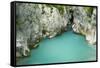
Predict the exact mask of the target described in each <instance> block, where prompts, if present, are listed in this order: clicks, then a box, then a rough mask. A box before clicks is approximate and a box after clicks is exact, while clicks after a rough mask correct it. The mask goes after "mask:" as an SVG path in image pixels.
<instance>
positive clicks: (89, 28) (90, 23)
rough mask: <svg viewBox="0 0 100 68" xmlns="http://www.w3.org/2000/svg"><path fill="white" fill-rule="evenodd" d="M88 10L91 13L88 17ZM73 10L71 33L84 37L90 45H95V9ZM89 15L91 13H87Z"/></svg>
mask: <svg viewBox="0 0 100 68" xmlns="http://www.w3.org/2000/svg"><path fill="white" fill-rule="evenodd" d="M87 9H88V10H91V9H92V10H91V11H92V14H90V15H91V16H89V14H88V12H87ZM91 9H89V8H84V7H78V8H74V20H73V22H74V24H73V25H72V28H73V31H74V32H76V33H80V34H83V35H85V36H86V40H87V41H88V42H89V43H90V44H92V45H95V44H96V9H95V8H91ZM89 13H91V12H89Z"/></svg>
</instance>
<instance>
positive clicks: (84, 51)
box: [17, 31, 96, 65]
mask: <svg viewBox="0 0 100 68" xmlns="http://www.w3.org/2000/svg"><path fill="white" fill-rule="evenodd" d="M93 60H96V48H95V47H93V46H91V45H89V44H88V43H87V41H86V40H85V37H84V36H82V35H78V34H75V33H73V32H72V31H68V32H64V33H63V34H62V35H60V36H57V37H54V38H52V39H44V40H42V41H41V42H40V43H39V47H38V48H36V49H33V50H32V52H31V56H30V57H26V58H23V59H21V60H20V61H18V63H17V65H28V64H45V63H59V62H60V63H61V62H77V61H93Z"/></svg>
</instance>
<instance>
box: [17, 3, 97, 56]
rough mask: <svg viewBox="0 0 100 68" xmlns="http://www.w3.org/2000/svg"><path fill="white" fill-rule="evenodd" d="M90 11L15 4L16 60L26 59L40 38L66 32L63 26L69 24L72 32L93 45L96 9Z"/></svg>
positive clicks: (72, 7)
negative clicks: (84, 37) (23, 57)
mask: <svg viewBox="0 0 100 68" xmlns="http://www.w3.org/2000/svg"><path fill="white" fill-rule="evenodd" d="M91 9H92V10H91ZM91 9H89V8H88V7H86V8H84V7H74V6H63V5H61V6H60V5H49V4H47V5H46V4H42V5H41V4H28V3H17V4H16V33H17V34H16V57H22V56H28V55H29V53H30V49H31V48H36V47H37V46H38V43H39V42H40V41H41V40H42V39H44V38H46V37H47V38H53V37H55V36H57V35H60V34H62V33H63V32H65V31H67V25H68V24H70V23H72V24H70V25H71V26H72V28H73V31H74V32H76V33H81V34H83V35H85V36H86V40H88V42H89V43H90V44H94V43H95V42H96V9H94V8H91ZM90 10H91V11H90ZM88 11H89V12H88ZM90 12H91V14H90Z"/></svg>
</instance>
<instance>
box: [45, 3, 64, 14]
mask: <svg viewBox="0 0 100 68" xmlns="http://www.w3.org/2000/svg"><path fill="white" fill-rule="evenodd" d="M46 6H47V7H50V8H51V10H52V7H55V8H57V9H58V11H59V13H60V14H61V15H63V14H64V7H65V6H63V5H49V4H47V5H46Z"/></svg>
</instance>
